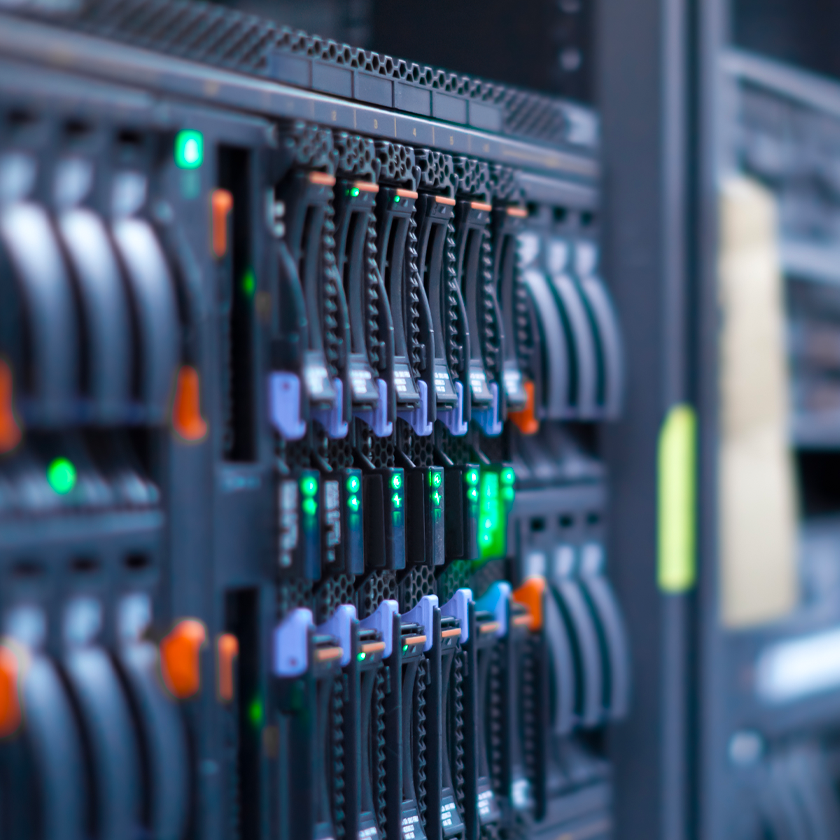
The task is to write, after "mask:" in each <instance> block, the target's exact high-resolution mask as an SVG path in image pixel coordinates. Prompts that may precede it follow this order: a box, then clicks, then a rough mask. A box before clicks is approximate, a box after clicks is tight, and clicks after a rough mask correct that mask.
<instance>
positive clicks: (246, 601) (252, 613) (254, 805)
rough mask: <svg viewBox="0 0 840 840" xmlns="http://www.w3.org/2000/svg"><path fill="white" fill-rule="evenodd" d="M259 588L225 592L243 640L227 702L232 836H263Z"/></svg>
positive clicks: (230, 624) (234, 628)
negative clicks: (231, 695) (229, 701)
mask: <svg viewBox="0 0 840 840" xmlns="http://www.w3.org/2000/svg"><path fill="white" fill-rule="evenodd" d="M259 606H260V604H259V589H257V588H256V587H254V588H248V589H235V590H231V591H228V592H227V593H226V595H225V632H227V633H231V634H232V635H234V636H235V637H236V639H237V641H238V642H239V655H238V657H237V662H236V670H235V672H234V698H233V701H232V702H231V703H229V704H227V705H226V706H225V709H226V715H225V723H224V727H225V731H224V738H225V744H226V750H225V754H226V760H227V761H229V762H230V763H231V765H232V766H230V767H229V776H228V778H229V779H231V786H230V789H229V790H228V791H227V795H228V802H227V807H228V817H229V819H230V821H231V822H232V823H234V821H235V824H234V825H232V826H231V828H232V829H234V830H232V831H231V836H238V837H243V838H245V837H249V838H250V837H259V834H260V761H261V758H260V756H261V743H262V732H263V724H264V719H265V703H264V699H263V693H262V686H261V683H260V622H259V616H260V609H259Z"/></svg>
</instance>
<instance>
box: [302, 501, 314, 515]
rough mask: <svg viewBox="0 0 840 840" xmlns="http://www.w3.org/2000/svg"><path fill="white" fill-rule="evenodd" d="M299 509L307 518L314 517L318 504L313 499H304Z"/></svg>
mask: <svg viewBox="0 0 840 840" xmlns="http://www.w3.org/2000/svg"><path fill="white" fill-rule="evenodd" d="M301 507H302V508H303V512H304V513H305V514H307V515H308V516H314V515H315V514H316V513H317V512H318V502H316V501H315V499H304V500H303V504H302V505H301Z"/></svg>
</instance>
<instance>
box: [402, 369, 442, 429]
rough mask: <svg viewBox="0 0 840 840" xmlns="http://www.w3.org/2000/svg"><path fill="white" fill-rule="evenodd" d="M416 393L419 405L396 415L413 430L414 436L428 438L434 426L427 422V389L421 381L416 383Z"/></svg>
mask: <svg viewBox="0 0 840 840" xmlns="http://www.w3.org/2000/svg"><path fill="white" fill-rule="evenodd" d="M417 393H418V394H420V405H418V406H417V408H412V409H411V410H408V411H398V412H397V415H398V416H399V417H401V418H402V419H403V420H405V421H406V423H408V424H409V425H410V426H411V428H412V429H414V432H415V434H417V435H419V436H420V437H428V436H429V435H430V434H431V433H432V429H434V427H435V424H434V423H430V422H429V387H428V385H426V383H425V382H424V381H423V380H422V379H420V380H418V381H417Z"/></svg>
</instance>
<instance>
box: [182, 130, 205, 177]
mask: <svg viewBox="0 0 840 840" xmlns="http://www.w3.org/2000/svg"><path fill="white" fill-rule="evenodd" d="M203 161H204V137H203V135H202V134H201V132H200V131H192V130H186V131H179V132H178V134H177V135H176V136H175V165H176V166H177V167H178V168H179V169H198V167H199V166H201V164H202V163H203Z"/></svg>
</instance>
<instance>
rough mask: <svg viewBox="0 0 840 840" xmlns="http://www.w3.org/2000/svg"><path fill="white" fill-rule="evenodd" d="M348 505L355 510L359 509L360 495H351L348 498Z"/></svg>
mask: <svg viewBox="0 0 840 840" xmlns="http://www.w3.org/2000/svg"><path fill="white" fill-rule="evenodd" d="M347 507H349V508H350V510H352V511H353V512H355V511H357V510H358V509H359V497H358V496H351V497H350V498H349V499H348V500H347Z"/></svg>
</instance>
